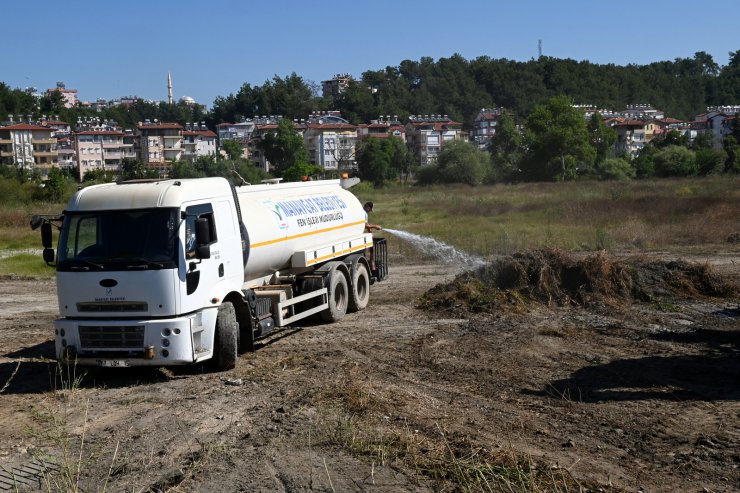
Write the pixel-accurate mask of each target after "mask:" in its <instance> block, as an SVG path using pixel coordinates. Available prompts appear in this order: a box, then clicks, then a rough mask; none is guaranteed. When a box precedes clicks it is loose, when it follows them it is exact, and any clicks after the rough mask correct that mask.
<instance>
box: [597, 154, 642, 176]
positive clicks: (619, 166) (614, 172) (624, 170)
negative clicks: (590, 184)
mask: <svg viewBox="0 0 740 493" xmlns="http://www.w3.org/2000/svg"><path fill="white" fill-rule="evenodd" d="M596 176H597V177H598V178H599V179H600V180H629V179H631V178H634V177H635V168H633V167H632V165H631V164H630V163H629V162H627V161H626V160H625V159H621V158H609V159H605V160H604V161H603V162H602V163H600V164H599V165H598V166H597V167H596Z"/></svg>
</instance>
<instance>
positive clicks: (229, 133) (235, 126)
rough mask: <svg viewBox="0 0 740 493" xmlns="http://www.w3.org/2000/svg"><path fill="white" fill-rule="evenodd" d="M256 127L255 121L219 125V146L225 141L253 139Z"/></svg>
mask: <svg viewBox="0 0 740 493" xmlns="http://www.w3.org/2000/svg"><path fill="white" fill-rule="evenodd" d="M254 125H255V123H254V120H242V121H241V122H239V123H219V124H218V125H217V126H216V131H217V132H218V141H219V144H220V143H221V142H223V141H225V140H237V139H249V138H251V137H252V132H253V131H254Z"/></svg>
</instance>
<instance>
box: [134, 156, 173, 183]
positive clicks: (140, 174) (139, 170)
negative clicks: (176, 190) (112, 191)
mask: <svg viewBox="0 0 740 493" xmlns="http://www.w3.org/2000/svg"><path fill="white" fill-rule="evenodd" d="M158 176H159V174H158V173H157V172H156V171H155V170H153V169H149V168H147V167H146V166H144V163H142V162H141V161H139V160H138V159H131V158H125V159H124V160H123V161H122V162H121V178H122V179H124V180H137V179H142V178H157V177H158ZM181 178H182V177H181Z"/></svg>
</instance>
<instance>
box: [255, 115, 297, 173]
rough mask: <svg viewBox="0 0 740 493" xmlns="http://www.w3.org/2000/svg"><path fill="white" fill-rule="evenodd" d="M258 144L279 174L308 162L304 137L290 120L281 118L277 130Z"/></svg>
mask: <svg viewBox="0 0 740 493" xmlns="http://www.w3.org/2000/svg"><path fill="white" fill-rule="evenodd" d="M258 146H259V148H260V149H261V150H262V152H264V153H265V158H266V159H267V160H268V161H269V162H270V164H271V165H272V166H273V167H274V169H275V173H276V174H277V175H278V176H282V173H283V172H284V171H285V170H287V169H288V168H291V167H293V166H295V165H297V164H308V151H307V150H306V147H305V146H304V144H303V137H301V135H300V134H298V132H296V130H295V127H293V123H292V122H291V121H290V120H287V119H283V120H280V122H279V123H278V127H277V130H276V131H275V132H274V133H269V134H267V135H265V137H264V139H262V141H261V142H259V144H258Z"/></svg>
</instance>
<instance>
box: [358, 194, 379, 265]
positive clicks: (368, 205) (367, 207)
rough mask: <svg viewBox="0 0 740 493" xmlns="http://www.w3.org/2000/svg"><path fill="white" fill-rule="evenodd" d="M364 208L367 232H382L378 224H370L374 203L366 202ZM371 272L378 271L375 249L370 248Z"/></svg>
mask: <svg viewBox="0 0 740 493" xmlns="http://www.w3.org/2000/svg"><path fill="white" fill-rule="evenodd" d="M362 208H363V209H364V211H365V231H367V232H368V233H372V232H373V230H374V229H375V230H377V231H381V230H382V229H383V228H381V227H380V226H379V225H377V224H372V223H370V213H371V212H372V211H373V203H372V202H365V205H363V206H362ZM369 250H370V270H376V268H375V249H374V248H372V247H370V249H369Z"/></svg>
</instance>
